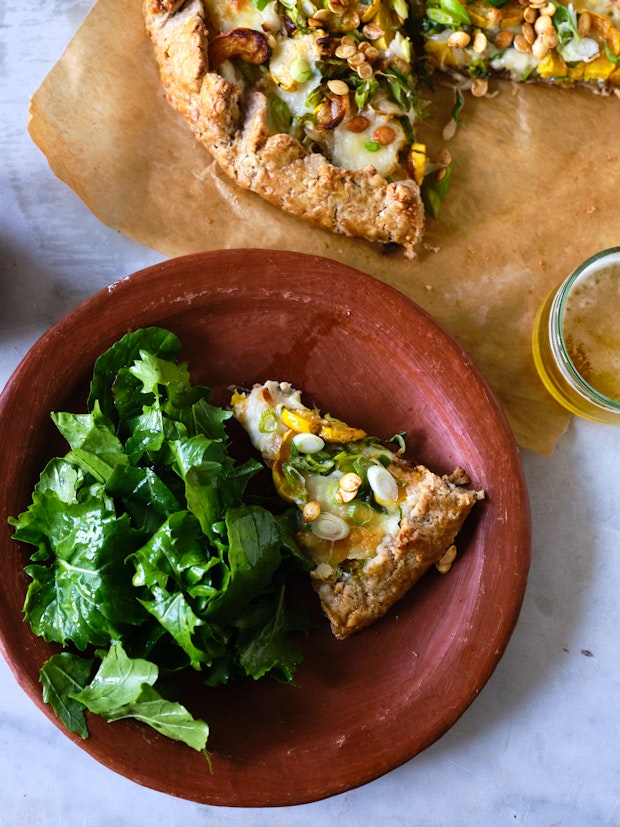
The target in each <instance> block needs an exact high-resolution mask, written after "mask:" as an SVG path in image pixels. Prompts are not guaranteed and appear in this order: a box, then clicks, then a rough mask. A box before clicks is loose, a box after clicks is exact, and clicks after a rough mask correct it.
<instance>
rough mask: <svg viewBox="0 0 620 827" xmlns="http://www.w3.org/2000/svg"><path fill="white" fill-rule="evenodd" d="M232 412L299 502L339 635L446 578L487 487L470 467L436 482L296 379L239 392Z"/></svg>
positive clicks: (301, 535) (315, 573)
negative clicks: (474, 486) (434, 578)
mask: <svg viewBox="0 0 620 827" xmlns="http://www.w3.org/2000/svg"><path fill="white" fill-rule="evenodd" d="M232 408H233V412H234V415H235V417H236V419H237V420H238V421H239V422H240V423H241V425H242V426H243V427H244V428H245V430H246V431H247V432H248V434H249V436H250V438H251V440H252V443H253V445H254V446H255V447H256V448H257V450H259V451H260V452H261V454H262V456H263V459H264V460H265V463H266V464H267V465H268V466H269V467H270V468H271V469H272V474H273V479H274V482H275V485H276V489H277V491H278V493H279V494H280V496H281V497H282V498H283V499H285V500H287V501H290V502H292V503H295V505H297V507H298V510H299V530H298V532H297V540H298V543H299V545H300V546H301V548H302V549H303V550H304V551H305V553H306V554H307V555H308V557H309V558H310V559H311V560H312V563H313V564H314V568H313V569H312V571H311V578H312V582H313V586H314V589H315V591H316V592H317V594H318V596H319V599H320V602H321V606H322V608H323V610H324V612H325V614H326V615H327V617H328V618H329V620H330V623H331V628H332V631H333V633H334V635H335V636H336V637H337V638H346V637H347V636H348V635H350V634H352V633H353V632H356V631H359V630H360V629H363V628H364V627H366V626H368V625H370V624H371V623H373V622H374V621H375V620H377V619H378V618H380V617H382V616H383V615H384V614H385V613H386V612H387V611H388V609H390V607H391V606H393V605H394V604H395V603H396V601H398V600H399V599H400V598H401V597H402V596H403V595H404V594H405V593H406V592H407V591H408V590H409V589H410V588H411V586H412V585H413V584H414V583H415V582H416V581H417V580H419V579H420V577H421V576H422V575H423V574H424V573H425V572H426V571H428V569H430V568H431V567H432V566H437V568H438V569H439V571H441V572H442V573H445V572H447V571H448V570H449V569H450V566H451V564H452V562H453V560H454V558H455V556H456V546H455V544H454V541H455V538H456V536H457V534H458V532H459V531H460V529H461V527H462V525H463V523H464V521H465V519H466V517H467V515H468V514H469V512H470V511H471V509H472V508H473V506H474V504H475V503H476V502H477V501H478V500H480V499H482V498H483V496H484V493H483V492H482V491H472V490H470V489H469V488H467V487H466V486H467V485H468V483H469V480H468V478H467V475H466V474H465V472H464V471H463V470H462V469H456V470H455V471H454V472H453V474H451V475H449V476H441V477H440V476H437V475H436V474H434V473H432V472H431V471H430V470H429V469H428V468H426V467H424V466H422V465H412V464H410V463H408V462H406V461H405V460H404V459H403V457H402V456H401V454H400V451H399V450H397V449H392V448H388V447H386V446H385V445H382V444H380V443H379V442H378V441H377V440H376V439H374V438H372V437H369V436H368V435H367V434H366V433H365V432H364V431H362V430H360V429H358V428H353V427H350V426H349V425H347V424H346V423H344V422H341V421H340V420H337V419H333V418H332V417H329V416H325V417H324V416H321V414H320V413H319V412H318V411H317V410H314V409H310V408H307V407H306V406H305V405H304V404H303V403H302V402H301V394H300V392H299V391H298V390H295V389H294V388H292V387H291V385H289V384H288V383H280V382H273V381H269V382H266V383H265V384H263V385H257V386H256V387H254V388H253V389H252V390H251V391H250V392H249V393H247V392H235V393H234V394H233V397H232Z"/></svg>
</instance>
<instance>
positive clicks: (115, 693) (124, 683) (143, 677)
mask: <svg viewBox="0 0 620 827" xmlns="http://www.w3.org/2000/svg"><path fill="white" fill-rule="evenodd" d="M158 674H159V670H158V668H157V666H155V664H154V663H149V661H148V660H143V659H142V658H130V657H128V655H127V654H126V652H125V650H124V649H123V647H122V646H121V644H120V643H117V644H114V645H112V646H110V649H109V650H108V652H107V654H106V655H105V657H104V658H103V660H102V661H101V665H100V666H99V669H98V670H97V673H96V674H95V677H94V678H93V679H92V681H91V682H90V683H89V684H88V686H85V687H84V688H83V689H82V690H80V691H79V692H74V693H72V697H73V698H74V699H75V700H76V701H79V702H80V703H81V704H83V705H84V706H85V707H86V708H87V709H89V710H90V711H91V712H94V713H95V714H96V715H105V714H106V713H107V712H109V710H110V709H114V708H116V707H119V706H125V704H128V703H131V702H132V701H134V700H135V699H136V698H137V697H138V695H139V694H140V692H141V690H142V686H143V685H144V684H148V685H149V686H153V684H154V683H155V681H156V680H157V677H158Z"/></svg>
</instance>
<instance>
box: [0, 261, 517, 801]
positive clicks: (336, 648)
mask: <svg viewBox="0 0 620 827" xmlns="http://www.w3.org/2000/svg"><path fill="white" fill-rule="evenodd" d="M146 325H161V326H165V327H167V328H169V329H170V330H172V331H174V332H175V333H176V334H177V335H178V336H179V337H180V339H181V341H182V342H183V345H184V350H183V353H182V358H183V359H185V360H187V361H188V362H189V365H190V368H191V371H192V378H193V380H194V381H195V382H200V383H203V384H206V385H208V386H210V387H211V388H213V390H214V392H215V401H216V402H219V403H220V404H221V403H225V402H226V401H227V394H226V392H225V389H226V387H227V386H229V385H231V384H236V385H244V386H250V385H251V384H252V383H253V382H262V381H264V380H266V379H280V380H288V381H290V382H291V383H293V384H294V385H295V386H297V387H300V388H302V389H303V390H304V398H305V399H306V400H311V401H313V402H314V403H316V404H317V405H318V406H320V407H321V408H322V409H323V410H325V411H329V412H330V413H332V414H333V415H336V416H339V417H341V418H343V419H345V420H347V421H349V422H351V423H353V424H357V425H361V426H363V427H364V428H365V429H366V430H367V431H369V432H371V433H374V434H376V435H378V436H380V437H382V438H389V437H391V436H392V435H393V434H394V433H397V432H399V431H402V430H406V431H407V432H408V445H409V449H410V451H409V452H410V454H411V456H412V457H413V458H415V459H417V460H418V461H420V462H424V463H426V464H428V465H430V467H431V468H432V469H433V470H435V471H437V472H442V473H444V472H449V471H451V470H452V469H453V468H454V467H455V466H457V465H461V466H463V467H464V468H466V469H467V470H468V472H469V473H470V475H471V477H472V481H473V485H474V486H475V487H476V488H484V489H485V490H486V492H487V498H486V500H485V501H483V502H481V503H479V504H477V505H476V507H475V509H474V511H473V512H472V514H471V515H470V518H469V520H468V522H467V524H466V527H465V529H464V530H463V532H462V536H461V540H460V543H459V557H458V558H457V562H456V563H455V564H454V566H453V568H452V571H451V572H450V573H449V574H448V575H445V576H441V575H438V574H436V573H435V572H434V571H433V572H431V573H428V574H427V575H426V576H425V578H423V580H422V582H420V583H419V584H418V585H417V586H415V587H414V588H413V589H412V590H411V592H410V593H409V594H408V595H407V596H406V597H405V598H404V599H403V600H402V601H401V602H400V603H399V604H398V606H396V607H395V608H394V609H393V610H392V611H391V612H390V613H389V615H388V616H387V617H386V618H384V619H383V620H382V621H380V622H378V623H376V624H375V625H374V626H373V627H371V628H369V629H367V630H366V631H364V632H362V633H360V634H358V635H357V636H353V637H352V638H350V639H348V640H346V641H337V640H336V639H335V638H333V637H332V636H331V633H330V631H329V628H328V624H327V622H326V621H323V620H321V623H320V626H319V627H318V628H316V629H315V630H313V631H312V632H310V634H309V636H308V638H307V639H306V640H305V641H303V642H302V647H303V651H304V655H305V659H304V662H303V663H302V664H301V666H300V667H299V670H298V673H297V679H298V686H296V687H291V686H286V685H281V684H278V683H276V682H275V681H271V680H268V679H265V680H261V681H258V682H257V683H254V682H253V681H242V682H239V683H237V684H235V685H231V686H229V687H225V688H221V689H217V690H213V689H208V688H204V687H203V686H202V685H201V683H200V681H199V679H198V678H197V677H196V676H195V675H192V676H190V679H189V681H188V687H187V692H186V695H185V697H184V698H182V700H183V701H184V702H185V703H186V704H187V705H188V706H189V707H190V708H191V710H192V712H193V713H194V714H196V715H199V716H201V717H204V718H205V719H206V720H207V721H208V722H209V725H210V727H211V736H210V740H209V749H210V753H211V758H212V765H213V772H212V773H211V771H210V770H209V766H208V764H207V761H206V760H205V758H204V757H203V756H202V755H201V754H200V753H197V752H195V751H194V750H192V749H190V748H189V747H186V746H185V745H183V744H180V743H178V742H173V741H170V740H168V739H166V738H164V737H162V736H160V735H158V734H157V733H156V732H154V731H153V730H151V729H150V728H148V727H146V726H144V725H142V724H138V723H136V722H134V721H123V722H117V723H114V724H108V723H105V722H104V721H102V720H101V719H97V718H96V717H92V716H91V717H89V719H88V720H89V728H90V732H91V737H90V738H89V739H88V740H86V741H82V740H81V739H80V738H79V737H76V736H72V735H68V737H70V738H72V740H74V741H75V743H77V744H78V745H79V746H81V747H82V748H83V749H85V750H87V751H88V752H89V753H90V754H91V755H92V756H94V758H96V759H97V760H98V761H100V762H101V763H102V764H104V765H106V766H108V767H110V768H111V769H112V770H114V771H116V772H118V773H121V774H122V775H124V776H127V777H128V778H131V779H133V780H134V781H136V782H138V783H140V784H143V785H146V786H148V787H153V788H155V789H157V790H161V791H163V792H166V793H170V794H172V795H176V796H180V797H183V798H188V799H192V800H194V801H198V802H203V803H207V804H216V805H226V806H244V807H262V806H280V805H291V804H301V803H305V802H309V801H313V800H318V799H321V798H325V797H327V796H330V795H334V794H336V793H340V792H343V791H345V790H349V789H352V788H354V787H357V786H359V785H361V784H364V783H366V782H368V781H371V780H372V779H375V778H377V777H379V776H380V775H382V774H384V773H386V772H388V771H389V770H391V769H393V768H395V767H397V766H399V765H400V764H402V763H404V762H405V761H407V760H408V759H410V758H412V757H413V756H415V755H416V754H417V753H419V752H420V751H421V750H423V749H424V748H426V747H428V746H429V745H430V744H432V743H433V742H434V741H435V740H436V739H437V738H439V737H440V736H441V735H442V734H443V733H445V732H446V730H447V729H448V728H449V727H450V726H451V725H452V724H453V723H454V722H455V721H456V720H457V718H458V717H459V716H460V715H461V714H462V713H463V712H464V710H465V709H466V708H467V706H468V705H469V704H470V703H471V701H472V700H473V699H474V698H475V697H476V695H477V694H478V693H479V692H480V690H481V688H482V687H483V685H484V684H485V682H486V681H487V679H488V678H489V676H490V675H491V673H492V671H493V669H494V668H495V666H496V665H497V663H498V661H499V659H500V657H501V655H502V653H503V651H504V649H505V647H506V644H507V642H508V640H509V637H510V635H511V633H512V630H513V628H514V625H515V623H516V621H517V618H518V614H519V610H520V607H521V603H522V600H523V594H524V590H525V584H526V578H527V571H528V567H529V561H530V543H531V536H530V534H531V532H530V511H529V502H528V498H527V492H526V488H525V483H524V477H523V472H522V468H521V463H520V459H519V455H518V453H517V450H516V447H515V443H514V441H513V437H512V435H511V433H510V431H509V429H508V426H507V424H506V421H505V419H504V417H503V414H502V413H501V411H500V409H499V407H498V405H497V403H496V401H495V400H494V398H493V396H492V394H491V392H490V391H489V389H488V387H487V385H486V383H485V381H484V380H483V379H482V377H481V376H480V374H479V373H478V371H477V369H476V368H475V367H474V365H473V364H472V363H471V361H470V359H469V358H468V357H467V356H466V355H465V354H464V353H463V351H462V350H461V348H460V347H459V345H458V344H456V342H455V341H454V340H453V339H452V338H451V337H450V336H449V335H448V334H447V333H446V332H444V331H443V330H442V329H441V328H440V327H439V326H438V325H437V324H436V323H435V322H434V321H433V320H432V319H431V318H430V317H429V316H428V315H427V314H426V313H425V312H424V311H422V310H421V309H420V308H419V307H417V306H416V305H415V304H413V303H412V302H411V301H409V300H408V299H407V298H405V297H404V296H403V295H401V294H400V293H398V292H397V291H395V290H394V289H392V288H390V287H388V286H386V285H384V284H382V283H381V282H379V281H377V280H375V279H373V278H371V277H369V276H367V275H364V274H362V273H359V272H357V271H354V270H352V269H351V268H348V267H346V266H343V265H341V264H338V263H336V262H334V261H330V260H327V259H324V258H319V257H315V256H306V255H298V254H293V253H288V252H269V251H262V250H227V251H221V252H208V253H204V254H200V255H194V256H186V257H183V258H179V259H174V260H171V261H168V262H166V263H164V264H161V265H156V266H154V267H149V268H147V269H146V270H142V271H140V272H138V273H136V274H134V275H133V276H131V277H129V278H127V279H123V280H120V281H118V282H116V283H115V284H113V285H111V286H110V287H109V288H108V289H106V290H103V291H101V292H99V293H97V294H96V295H95V296H93V297H92V298H90V299H89V300H87V301H85V302H84V303H82V304H81V305H79V306H78V307H76V308H75V309H74V310H72V311H71V312H69V313H68V314H67V315H66V316H65V317H64V318H63V319H62V320H61V321H60V322H58V323H57V324H56V325H55V326H54V327H52V328H51V329H50V330H49V331H48V332H47V333H46V334H45V335H44V336H42V337H41V339H40V340H39V341H38V342H37V343H36V344H35V345H34V346H33V348H32V349H31V351H30V352H29V353H28V355H27V356H26V357H25V359H24V360H23V361H22V363H21V364H20V365H19V367H18V368H17V370H16V371H15V373H14V375H13V376H12V378H11V379H10V381H9V382H8V384H7V386H6V388H5V390H4V392H3V394H2V397H0V434H1V435H2V439H1V440H0V467H1V468H2V469H3V496H2V515H1V517H0V520H1V526H0V531H1V534H0V554H1V556H0V642H1V646H2V653H3V654H4V657H5V658H6V660H7V661H8V663H9V664H10V666H11V668H12V669H13V672H14V673H15V676H16V678H17V680H18V681H19V683H20V684H21V686H22V687H23V689H24V690H25V691H26V692H27V693H28V694H29V695H30V697H31V698H32V699H33V700H34V702H35V703H36V704H37V705H38V706H39V707H40V708H41V709H43V710H44V712H45V713H46V714H47V715H48V716H49V717H50V718H51V719H52V720H54V721H55V722H56V723H58V722H57V721H56V719H55V717H54V715H53V713H52V712H51V711H50V709H49V708H48V707H47V706H46V705H45V704H43V702H42V699H41V688H40V685H39V682H38V672H39V668H40V667H41V665H42V663H43V662H44V661H45V660H46V659H47V658H48V657H49V656H50V654H51V653H52V652H53V651H54V649H53V647H51V646H49V645H47V644H46V643H44V642H43V641H42V640H39V639H37V638H35V637H34V636H33V635H32V633H31V632H30V628H29V626H28V625H27V624H25V623H23V621H22V605H23V601H24V596H25V592H26V588H27V583H28V578H27V576H26V575H25V574H24V572H23V566H24V565H25V563H26V562H27V558H28V554H29V550H28V549H26V548H22V547H20V545H19V544H18V543H16V542H15V541H14V540H11V529H10V527H9V526H8V525H7V522H6V519H7V517H8V516H9V515H17V514H18V513H20V512H21V511H23V510H24V509H25V508H26V507H27V505H28V503H29V502H30V496H31V491H32V488H33V485H34V483H35V481H36V479H37V478H38V475H39V472H40V471H41V469H42V468H43V465H44V463H45V462H46V461H47V459H49V458H50V457H51V456H54V455H56V454H60V453H64V452H65V446H64V445H63V443H62V441H61V440H60V439H59V438H58V437H57V436H56V435H55V432H54V428H53V425H52V424H51V422H50V418H49V412H50V411H52V410H55V411H58V410H71V411H75V412H78V411H84V410H85V404H86V393H87V383H88V380H89V378H90V375H91V371H92V366H93V363H94V361H95V359H96V358H97V356H99V354H100V353H102V352H103V351H104V350H105V349H106V348H107V347H109V346H110V345H111V344H113V342H114V341H116V340H117V339H118V338H119V337H120V336H122V335H123V334H124V333H126V332H127V331H129V330H132V329H135V328H137V327H142V326H146ZM311 597H312V596H311ZM58 726H59V727H60V728H61V729H63V727H62V725H61V724H60V723H58ZM63 731H64V729H63Z"/></svg>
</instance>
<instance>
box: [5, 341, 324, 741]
mask: <svg viewBox="0 0 620 827" xmlns="http://www.w3.org/2000/svg"><path fill="white" fill-rule="evenodd" d="M180 349H181V343H180V341H179V339H178V338H177V337H176V336H175V335H174V334H173V333H171V332H170V331H167V330H164V329H162V328H158V327H150V328H143V329H140V330H137V331H135V332H133V333H129V334H127V335H126V336H124V337H123V338H122V339H121V340H120V341H118V342H117V343H116V344H115V345H114V346H113V347H111V348H110V349H109V350H108V351H106V352H105V353H104V354H103V355H102V356H100V357H99V359H97V361H96V363H95V366H94V371H93V377H92V380H91V383H90V391H89V395H88V402H87V410H88V412H87V413H77V414H75V413H52V419H53V421H54V423H55V425H56V427H57V428H58V430H59V431H60V433H61V434H62V436H63V437H64V438H65V439H66V441H67V443H68V445H69V451H68V453H67V454H66V455H65V456H64V457H62V458H55V459H52V460H51V461H50V462H49V463H48V464H47V465H46V467H45V469H44V470H43V472H42V473H41V476H40V479H39V481H38V482H37V484H36V486H35V489H34V492H33V495H32V503H31V504H30V505H29V507H28V509H27V511H25V512H24V513H23V514H20V515H19V517H17V518H10V519H9V522H10V524H11V525H12V526H14V528H15V532H14V535H13V536H14V538H15V539H16V540H19V541H21V542H24V543H28V544H31V545H32V546H35V548H36V551H34V552H33V553H32V555H31V564H30V565H28V566H27V567H26V572H27V574H28V575H29V577H30V578H31V582H30V584H29V588H28V592H27V595H26V600H25V604H24V616H25V619H26V620H27V621H28V623H29V624H30V626H31V628H32V630H33V632H34V633H35V634H36V635H38V636H40V637H42V638H43V639H44V640H46V641H47V642H50V643H56V644H60V646H61V647H62V648H61V649H60V651H59V652H58V653H56V654H54V655H52V656H51V657H50V658H49V660H47V661H46V663H45V664H44V665H43V667H42V669H41V673H40V678H41V683H42V687H43V698H44V700H45V701H46V702H47V703H49V704H51V706H52V708H53V709H54V711H55V713H56V714H57V715H58V716H59V717H60V719H61V720H62V721H63V723H64V724H65V726H66V727H67V728H68V729H69V730H70V731H72V732H75V733H78V734H79V735H81V736H82V737H83V738H87V737H88V729H87V721H86V714H85V712H86V710H89V711H90V712H91V713H94V714H97V715H101V716H103V718H105V719H106V720H108V721H115V720H118V719H121V718H128V717H130V718H135V719H137V720H139V721H142V722H144V723H145V724H148V725H149V726H151V727H153V728H154V729H156V730H157V731H158V732H160V733H162V734H163V735H166V736H168V737H170V738H173V739H175V740H179V741H183V742H185V743H186V744H188V745H189V746H190V747H193V748H194V749H196V750H201V751H205V750H206V743H207V739H208V735H209V728H208V724H207V723H206V722H205V721H202V720H198V719H196V718H195V717H193V716H192V715H191V714H190V712H189V711H188V710H187V708H186V707H184V706H183V705H182V704H181V703H179V702H178V701H177V700H175V698H174V694H175V693H174V689H173V687H174V680H173V676H174V675H175V674H176V673H178V672H179V671H180V670H186V669H191V670H195V671H196V672H197V673H198V674H199V676H200V679H201V680H202V681H203V682H204V684H205V686H206V687H209V686H218V685H222V684H226V683H228V682H229V681H230V680H233V679H235V678H238V677H241V676H246V677H249V678H253V679H258V678H261V677H263V676H270V677H272V678H275V679H276V680H279V681H284V682H287V683H292V682H293V680H294V673H295V670H296V667H297V665H298V664H299V663H300V661H301V660H302V656H301V653H300V651H299V649H298V648H297V645H296V643H295V635H296V633H297V632H300V631H304V630H307V629H308V628H309V623H308V620H307V618H306V617H305V615H303V614H302V613H300V612H296V611H294V610H292V609H291V608H289V607H287V605H286V603H285V589H286V583H287V580H288V579H289V577H290V575H291V574H292V573H293V572H294V571H299V570H300V569H307V567H308V564H307V563H306V561H305V558H304V557H303V556H302V555H301V553H300V552H299V550H298V549H297V547H296V545H295V543H294V541H293V540H292V538H291V533H290V532H289V530H288V527H287V526H288V520H289V515H288V514H287V513H286V512H285V513H279V512H277V510H274V511H272V510H270V508H269V505H270V504H271V500H268V499H267V498H265V500H264V501H263V500H262V499H260V498H257V497H256V496H250V495H249V494H248V492H247V484H248V482H249V480H250V479H251V478H252V477H253V476H254V475H255V474H256V473H257V472H258V470H259V469H260V468H261V467H262V466H261V465H260V464H259V463H258V462H257V461H255V460H249V461H244V462H242V461H238V460H235V459H234V458H233V456H232V454H231V450H230V449H231V442H230V437H229V435H228V432H227V430H226V420H228V419H229V418H230V417H231V416H232V413H231V412H230V411H228V410H225V409H222V408H219V407H216V406H214V405H213V404H211V402H210V401H209V400H210V397H211V392H210V390H209V389H208V388H206V387H203V386H198V385H192V383H191V381H190V375H189V370H188V367H187V365H186V364H185V363H180V362H179V361H178V360H177V354H178V353H179V352H180ZM205 691H208V690H205Z"/></svg>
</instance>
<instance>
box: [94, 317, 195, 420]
mask: <svg viewBox="0 0 620 827" xmlns="http://www.w3.org/2000/svg"><path fill="white" fill-rule="evenodd" d="M140 350H148V351H149V352H150V353H153V354H155V355H157V356H159V357H161V358H162V359H174V358H175V357H176V355H177V353H178V352H179V351H180V350H181V342H180V341H179V339H178V338H177V337H176V336H175V335H174V334H173V333H171V332H170V331H169V330H164V329H163V328H159V327H149V328H141V329H139V330H136V331H135V332H133V333H127V334H126V335H125V336H123V338H122V339H120V340H119V341H118V342H116V343H115V344H114V345H112V347H111V348H109V349H108V350H106V352H105V353H103V354H102V355H101V356H100V357H99V358H98V359H97V361H96V362H95V365H94V368H93V378H92V380H91V383H90V392H89V396H88V403H87V404H88V410H89V411H90V410H92V409H93V406H94V402H95V400H98V401H99V404H100V406H101V411H102V413H103V414H104V416H107V417H108V418H109V419H111V420H112V421H113V422H115V423H116V422H117V421H118V418H119V411H118V408H117V406H116V403H115V392H114V389H115V385H116V383H117V380H118V373H119V371H121V370H122V369H127V367H128V366H129V365H131V364H132V363H133V362H134V360H135V359H137V358H138V357H139V355H140ZM131 384H132V385H133V387H134V388H138V387H139V382H138V380H137V379H135V378H134V379H133V382H132V383H131ZM140 407H141V405H140ZM138 410H139V409H138ZM136 412H138V411H136ZM120 415H123V416H127V412H126V411H121V414H120Z"/></svg>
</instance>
